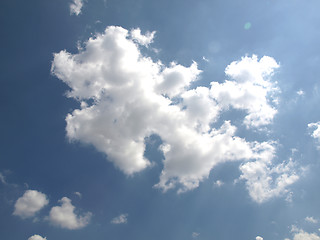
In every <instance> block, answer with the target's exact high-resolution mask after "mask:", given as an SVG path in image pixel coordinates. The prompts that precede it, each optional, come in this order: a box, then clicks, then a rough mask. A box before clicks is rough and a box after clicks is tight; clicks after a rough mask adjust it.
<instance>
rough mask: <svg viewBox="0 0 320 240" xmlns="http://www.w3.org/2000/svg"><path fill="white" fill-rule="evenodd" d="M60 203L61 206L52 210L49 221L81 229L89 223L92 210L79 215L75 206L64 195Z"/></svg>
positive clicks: (57, 224) (61, 225) (64, 226)
mask: <svg viewBox="0 0 320 240" xmlns="http://www.w3.org/2000/svg"><path fill="white" fill-rule="evenodd" d="M60 203H61V206H55V207H53V208H51V210H50V214H49V221H50V222H51V223H52V224H54V225H56V226H59V227H62V228H66V229H79V228H83V227H85V226H86V225H88V224H89V222H90V219H91V215H92V214H91V213H90V212H87V213H85V214H83V215H78V216H77V214H76V213H75V207H74V206H73V205H72V204H71V200H70V199H69V198H67V197H63V198H62V199H61V200H60Z"/></svg>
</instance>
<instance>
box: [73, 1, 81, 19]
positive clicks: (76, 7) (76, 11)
mask: <svg viewBox="0 0 320 240" xmlns="http://www.w3.org/2000/svg"><path fill="white" fill-rule="evenodd" d="M82 6H83V0H73V2H72V3H70V14H71V15H72V14H74V15H77V16H78V15H79V14H80V13H81V8H82Z"/></svg>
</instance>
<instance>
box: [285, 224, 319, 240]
mask: <svg viewBox="0 0 320 240" xmlns="http://www.w3.org/2000/svg"><path fill="white" fill-rule="evenodd" d="M292 232H293V240H320V236H319V235H318V234H316V233H307V232H305V231H303V230H302V229H298V228H297V227H295V228H294V229H293V230H292ZM287 240H290V239H287Z"/></svg>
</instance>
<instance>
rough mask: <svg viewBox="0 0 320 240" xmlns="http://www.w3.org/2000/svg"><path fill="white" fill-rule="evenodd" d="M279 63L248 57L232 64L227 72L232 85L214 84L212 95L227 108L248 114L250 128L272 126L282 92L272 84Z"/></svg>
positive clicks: (246, 119) (247, 124)
mask: <svg viewBox="0 0 320 240" xmlns="http://www.w3.org/2000/svg"><path fill="white" fill-rule="evenodd" d="M278 67H279V65H278V64H277V62H276V61H275V60H274V59H273V58H271V57H268V56H264V57H262V58H261V59H260V60H258V57H257V56H255V55H253V56H252V57H244V58H242V59H241V61H235V62H232V63H231V64H230V65H229V66H228V67H227V68H226V70H225V73H226V74H227V75H228V76H230V78H231V79H232V81H229V80H226V81H225V82H224V83H222V84H221V83H218V82H212V83H211V95H212V97H213V98H214V99H215V100H216V101H217V102H218V103H219V105H221V106H223V107H224V108H228V107H233V108H235V109H240V110H246V111H247V113H248V115H247V116H246V117H245V119H244V124H245V125H246V126H247V127H260V126H262V125H266V124H270V123H271V122H272V120H273V117H274V115H275V114H276V113H277V110H276V109H275V107H273V106H272V103H275V102H276V99H275V98H274V95H275V94H276V93H277V92H278V91H279V89H278V88H277V87H276V84H275V83H273V82H271V81H270V77H271V76H272V75H273V73H274V69H276V68H278Z"/></svg>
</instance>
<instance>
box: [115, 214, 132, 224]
mask: <svg viewBox="0 0 320 240" xmlns="http://www.w3.org/2000/svg"><path fill="white" fill-rule="evenodd" d="M127 222H128V214H121V215H119V216H118V217H115V218H114V219H112V220H111V223H113V224H123V223H127Z"/></svg>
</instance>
